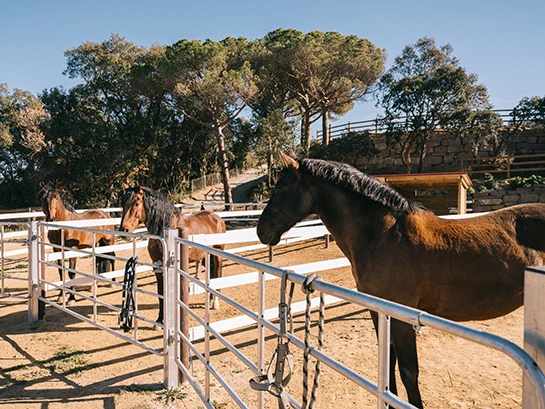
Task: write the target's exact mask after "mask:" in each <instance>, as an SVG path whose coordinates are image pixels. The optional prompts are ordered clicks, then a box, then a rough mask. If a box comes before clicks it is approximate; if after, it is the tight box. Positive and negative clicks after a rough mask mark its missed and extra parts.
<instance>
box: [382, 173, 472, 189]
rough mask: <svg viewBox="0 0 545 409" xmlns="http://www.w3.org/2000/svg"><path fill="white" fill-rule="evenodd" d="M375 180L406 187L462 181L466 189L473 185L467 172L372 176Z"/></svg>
mask: <svg viewBox="0 0 545 409" xmlns="http://www.w3.org/2000/svg"><path fill="white" fill-rule="evenodd" d="M372 176H373V177H374V178H376V179H378V180H380V181H382V182H387V183H391V184H395V185H398V186H401V185H405V186H410V185H430V186H431V185H441V184H443V185H444V184H458V183H459V182H460V181H461V182H462V185H463V187H464V188H466V189H467V188H468V187H469V186H471V185H472V184H473V183H472V182H471V179H470V177H469V175H468V174H467V173H466V172H438V173H405V174H391V175H372Z"/></svg>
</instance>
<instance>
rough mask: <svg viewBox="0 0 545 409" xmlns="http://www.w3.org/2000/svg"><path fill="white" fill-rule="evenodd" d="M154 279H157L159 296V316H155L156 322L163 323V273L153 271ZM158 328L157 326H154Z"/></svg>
mask: <svg viewBox="0 0 545 409" xmlns="http://www.w3.org/2000/svg"><path fill="white" fill-rule="evenodd" d="M155 279H156V281H157V294H159V295H160V297H159V316H158V317H157V320H156V322H157V323H158V324H162V323H163V305H164V302H163V297H162V296H163V273H162V272H161V273H155ZM156 328H158V327H156Z"/></svg>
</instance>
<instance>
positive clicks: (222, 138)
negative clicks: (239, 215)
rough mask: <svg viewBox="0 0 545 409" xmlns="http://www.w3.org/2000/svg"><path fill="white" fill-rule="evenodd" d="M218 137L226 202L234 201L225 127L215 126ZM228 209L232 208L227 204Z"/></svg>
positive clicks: (219, 158)
mask: <svg viewBox="0 0 545 409" xmlns="http://www.w3.org/2000/svg"><path fill="white" fill-rule="evenodd" d="M214 129H215V130H216V137H217V138H218V153H219V155H218V161H219V166H220V174H221V181H222V183H223V191H224V196H225V204H226V205H227V204H229V203H233V196H232V195H231V186H230V185H229V162H228V161H227V151H226V150H225V136H224V135H223V128H221V127H215V128H214ZM225 209H226V210H231V209H230V206H225Z"/></svg>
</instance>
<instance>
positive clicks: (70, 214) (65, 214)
mask: <svg viewBox="0 0 545 409" xmlns="http://www.w3.org/2000/svg"><path fill="white" fill-rule="evenodd" d="M59 203H60V205H59V208H58V209H57V220H58V221H60V222H62V221H68V220H77V219H78V218H79V213H77V212H75V211H72V210H68V208H67V207H66V206H65V205H64V202H63V201H62V200H59Z"/></svg>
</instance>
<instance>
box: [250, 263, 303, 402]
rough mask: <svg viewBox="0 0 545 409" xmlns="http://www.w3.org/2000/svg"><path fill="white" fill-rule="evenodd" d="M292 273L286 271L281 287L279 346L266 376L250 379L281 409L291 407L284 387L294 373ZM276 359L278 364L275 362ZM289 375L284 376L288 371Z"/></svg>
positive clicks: (251, 383) (255, 386)
mask: <svg viewBox="0 0 545 409" xmlns="http://www.w3.org/2000/svg"><path fill="white" fill-rule="evenodd" d="M289 273H290V271H287V270H284V272H283V274H282V282H281V286H280V302H279V304H278V318H279V320H280V323H279V325H280V331H279V334H278V345H277V346H276V350H275V351H274V354H273V356H272V358H271V361H270V364H269V368H268V370H267V373H266V374H263V375H258V376H255V377H253V378H252V379H250V387H251V388H252V389H254V390H256V391H267V392H269V393H270V394H271V395H273V396H274V397H276V398H277V399H278V408H279V409H289V408H290V407H291V404H290V401H289V396H288V393H287V392H286V390H285V389H284V387H285V386H286V385H287V384H288V383H289V381H290V379H291V374H292V372H293V355H292V354H291V353H290V350H289V346H288V344H289V338H288V335H287V329H286V327H287V321H288V319H289V320H290V331H292V332H293V320H292V317H291V310H290V305H291V299H292V297H293V290H294V287H295V285H294V283H291V288H290V294H289V297H288V302H286V286H287V278H288V274H289ZM275 359H276V362H275ZM286 363H287V369H288V371H289V372H288V374H287V375H285V376H284V371H285V370H286Z"/></svg>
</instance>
